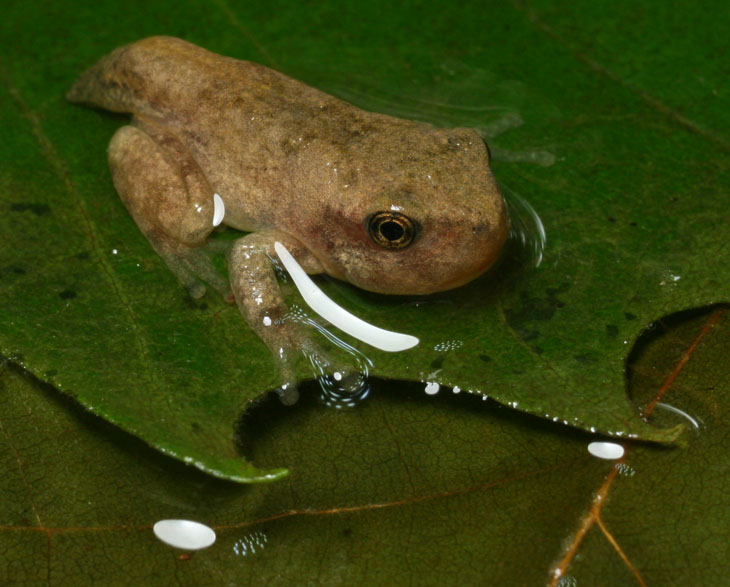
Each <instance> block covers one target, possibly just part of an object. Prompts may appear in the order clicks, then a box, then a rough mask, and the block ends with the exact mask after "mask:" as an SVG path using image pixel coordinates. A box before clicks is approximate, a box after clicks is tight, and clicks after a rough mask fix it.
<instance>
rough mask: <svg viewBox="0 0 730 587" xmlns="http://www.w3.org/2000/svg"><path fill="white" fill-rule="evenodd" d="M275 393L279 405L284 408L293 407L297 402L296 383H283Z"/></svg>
mask: <svg viewBox="0 0 730 587" xmlns="http://www.w3.org/2000/svg"><path fill="white" fill-rule="evenodd" d="M276 393H277V394H278V396H279V400H280V401H281V403H282V404H284V405H285V406H293V405H294V404H295V403H297V402H298V401H299V389H297V386H296V383H294V382H290V383H284V384H283V385H282V386H281V387H278V388H277V389H276Z"/></svg>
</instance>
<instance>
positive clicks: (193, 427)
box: [190, 422, 200, 432]
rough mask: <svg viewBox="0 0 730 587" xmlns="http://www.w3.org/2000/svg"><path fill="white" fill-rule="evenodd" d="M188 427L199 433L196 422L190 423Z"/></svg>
mask: <svg viewBox="0 0 730 587" xmlns="http://www.w3.org/2000/svg"><path fill="white" fill-rule="evenodd" d="M190 427H191V428H192V429H193V431H194V432H199V431H200V424H198V423H197V422H192V423H191V424H190Z"/></svg>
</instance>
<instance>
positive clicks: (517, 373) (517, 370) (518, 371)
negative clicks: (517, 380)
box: [512, 369, 524, 375]
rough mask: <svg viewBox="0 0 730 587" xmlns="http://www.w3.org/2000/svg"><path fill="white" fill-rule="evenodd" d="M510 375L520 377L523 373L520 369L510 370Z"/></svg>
mask: <svg viewBox="0 0 730 587" xmlns="http://www.w3.org/2000/svg"><path fill="white" fill-rule="evenodd" d="M512 373H514V374H515V375H522V374H523V373H524V370H522V369H512Z"/></svg>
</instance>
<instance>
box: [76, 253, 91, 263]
mask: <svg viewBox="0 0 730 587" xmlns="http://www.w3.org/2000/svg"><path fill="white" fill-rule="evenodd" d="M76 258H77V259H78V260H79V261H86V260H87V259H88V258H89V252H88V251H82V252H81V253H79V254H78V255H76Z"/></svg>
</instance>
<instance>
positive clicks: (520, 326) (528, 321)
mask: <svg viewBox="0 0 730 587" xmlns="http://www.w3.org/2000/svg"><path fill="white" fill-rule="evenodd" d="M569 288H570V285H568V284H565V283H564V284H562V285H560V286H559V287H549V288H547V290H546V292H545V294H546V295H545V297H535V296H531V295H530V294H529V293H527V292H522V293H521V295H520V306H519V308H509V309H507V310H505V318H506V319H507V323H508V324H509V325H510V327H511V328H512V329H513V330H514V331H515V332H516V333H517V335H518V336H519V337H520V338H521V339H522V340H524V341H530V340H534V339H536V338H537V337H538V336H539V332H538V331H537V330H535V328H534V323H535V322H547V321H549V320H551V319H552V317H553V316H554V315H555V312H556V310H559V309H560V308H563V307H565V302H563V301H562V300H560V299H559V298H558V296H559V295H560V294H561V293H563V292H565V291H567V290H568V289H569Z"/></svg>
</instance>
